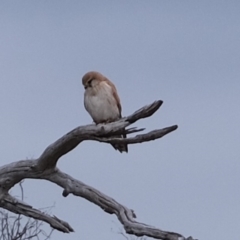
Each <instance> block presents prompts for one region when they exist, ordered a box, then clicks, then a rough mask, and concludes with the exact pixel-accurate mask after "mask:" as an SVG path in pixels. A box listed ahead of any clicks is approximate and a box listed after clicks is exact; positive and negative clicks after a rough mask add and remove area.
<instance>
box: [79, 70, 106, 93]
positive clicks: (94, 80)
mask: <svg viewBox="0 0 240 240" xmlns="http://www.w3.org/2000/svg"><path fill="white" fill-rule="evenodd" d="M101 81H104V76H103V75H102V74H101V73H99V72H94V71H91V72H87V73H86V74H85V75H84V76H83V78H82V84H83V86H84V88H85V89H86V90H87V89H90V88H94V87H96V86H97V85H98V84H99V83H100V82H101Z"/></svg>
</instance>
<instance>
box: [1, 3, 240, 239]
mask: <svg viewBox="0 0 240 240" xmlns="http://www.w3.org/2000/svg"><path fill="white" fill-rule="evenodd" d="M239 12H240V2H239V1H237V0H236V1H234V0H232V1H231V0H230V1H221V0H218V1H160V0H155V1H154V0H151V1H150V0H149V1H146V0H145V1H140V0H135V1H126V0H122V1H112V0H109V1H105V0H103V1H98V0H96V1H77V0H76V1H74V0H72V1H62V0H51V1H1V2H0V82H1V88H0V111H1V115H0V132H1V134H0V144H1V165H3V164H7V163H11V162H13V161H17V160H20V159H27V158H37V157H38V156H39V155H40V154H41V153H42V151H43V150H44V149H45V148H46V147H47V146H48V145H49V144H51V143H52V142H54V141H55V140H57V139H58V138H59V137H61V136H62V135H64V134H66V133H67V132H68V131H70V130H72V129H73V128H75V127H77V126H80V125H85V124H89V123H91V122H92V120H91V118H90V116H89V115H88V113H87V112H86V111H85V109H84V106H83V93H84V89H83V87H82V85H81V78H82V76H83V75H84V74H85V73H86V72H87V71H90V70H96V71H99V72H101V73H103V74H104V75H106V76H107V77H109V78H110V79H111V80H112V81H113V82H114V83H115V85H116V87H117V89H118V92H119V95H120V98H121V102H122V108H123V115H124V116H125V115H128V114H131V113H132V112H133V111H135V110H137V109H138V108H140V107H142V106H144V105H146V104H149V103H151V102H153V101H154V100H157V99H161V100H163V101H164V104H163V106H162V107H161V108H160V110H159V111H158V112H157V113H156V114H155V115H153V116H152V117H151V118H148V119H146V120H143V121H139V122H137V123H136V124H135V126H138V127H146V128H147V130H153V129H157V128H163V127H167V126H170V125H173V124H178V126H179V128H178V129H177V130H176V131H175V132H173V133H171V134H169V135H167V136H165V137H164V138H162V139H160V140H156V141H153V142H149V143H143V144H137V145H131V146H129V153H128V154H120V153H119V152H117V151H115V150H114V149H113V148H112V147H111V146H110V145H106V144H103V143H97V142H90V141H87V142H83V143H82V144H80V145H79V146H78V147H77V148H76V149H74V150H73V151H72V152H70V153H69V154H67V155H66V156H64V157H63V158H61V159H60V161H59V163H58V167H59V168H60V169H61V170H62V171H65V172H66V173H68V174H70V175H71V176H73V177H75V178H77V179H79V180H81V181H83V182H84V183H86V184H88V185H91V186H93V187H95V188H97V189H98V190H100V191H102V192H103V193H105V194H107V195H109V196H111V197H113V198H114V199H115V200H117V201H118V202H120V203H122V204H123V205H126V206H127V207H129V208H131V209H134V211H135V213H136V214H137V217H138V218H137V220H138V221H140V222H144V223H146V224H150V225H153V226H155V227H159V228H161V229H164V230H168V231H175V232H179V233H181V234H183V235H184V236H186V237H187V236H190V235H191V236H193V237H194V238H197V239H199V240H226V239H231V240H233V239H239V236H240V191H239V189H240V147H239V141H240V128H239V123H240V109H239V104H240V14H239ZM24 190H25V196H26V198H25V201H26V202H27V203H29V204H31V205H33V206H34V207H36V208H40V207H47V206H51V205H53V204H54V203H55V207H54V208H53V209H52V214H54V215H56V216H57V217H59V218H61V219H64V220H65V221H67V222H68V223H69V224H70V225H71V226H72V227H73V228H74V230H75V232H74V233H71V234H63V233H59V232H57V231H56V232H54V235H53V239H58V240H65V239H66V240H78V239H88V240H95V239H102V240H112V239H115V240H121V239H123V237H122V236H120V235H119V234H117V232H118V231H119V229H120V228H121V225H120V223H119V222H118V220H117V218H116V217H115V216H113V215H108V214H106V213H105V212H103V211H102V210H101V209H100V208H99V207H97V206H95V205H93V204H92V203H90V202H88V201H86V200H85V199H81V198H77V197H74V196H72V195H70V196H68V197H67V198H63V197H62V195H61V194H62V189H61V188H59V187H58V186H56V185H54V184H52V183H50V182H46V181H40V180H26V181H25V184H24ZM18 192H19V191H18V188H17V187H16V188H14V190H13V194H18ZM45 226H47V224H45ZM46 229H47V230H48V229H49V228H48V227H46Z"/></svg>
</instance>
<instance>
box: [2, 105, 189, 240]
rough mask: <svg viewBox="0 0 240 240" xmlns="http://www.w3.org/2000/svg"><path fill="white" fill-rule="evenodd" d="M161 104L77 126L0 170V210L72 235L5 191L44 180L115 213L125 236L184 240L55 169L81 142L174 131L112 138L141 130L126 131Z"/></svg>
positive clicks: (145, 137) (162, 131)
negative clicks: (36, 153)
mask: <svg viewBox="0 0 240 240" xmlns="http://www.w3.org/2000/svg"><path fill="white" fill-rule="evenodd" d="M162 103H163V102H162V101H155V102H154V103H152V104H150V105H148V106H145V107H143V108H141V109H139V110H138V111H136V112H135V113H133V114H132V115H130V116H128V117H125V118H122V119H120V120H118V121H116V122H112V123H108V124H98V125H95V124H91V125H86V126H80V127H77V128H75V129H73V130H72V131H70V132H69V133H67V134H65V135H64V136H62V137H61V138H59V139H58V140H57V141H55V142H54V143H52V144H51V145H49V146H48V147H47V148H46V149H45V150H44V152H43V153H42V155H41V156H40V157H39V158H37V159H31V160H21V161H17V162H14V163H11V164H8V165H5V166H2V167H1V168H0V207H2V208H5V209H8V210H9V211H11V212H14V213H17V214H23V215H25V216H29V217H32V218H35V219H39V220H42V221H44V222H47V223H48V224H50V225H51V226H52V227H53V228H55V229H57V230H59V231H62V232H67V233H68V232H72V231H73V229H72V228H71V226H70V225H69V224H68V223H66V222H65V221H63V220H60V219H59V218H57V217H55V216H50V215H48V214H45V213H42V212H41V211H39V210H37V209H34V208H33V207H32V206H30V205H28V204H26V203H24V202H23V201H20V200H17V199H15V198H13V197H12V196H10V195H9V193H8V191H9V189H10V188H11V187H13V186H14V185H15V184H16V183H18V182H20V181H21V180H22V179H24V178H34V179H46V180H48V181H51V182H53V183H55V184H57V185H58V186H60V187H62V188H63V189H64V190H63V194H62V195H63V196H64V197H66V196H68V195H69V194H70V193H72V194H73V195H75V196H78V197H83V198H85V199H87V200H89V201H90V202H92V203H94V204H96V205H98V206H99V207H101V208H102V209H103V210H104V211H105V212H107V213H109V214H115V215H116V216H117V217H118V219H119V221H120V222H121V223H122V225H123V227H124V229H125V231H126V233H129V234H134V235H136V236H149V237H152V238H156V239H162V240H186V239H187V238H184V237H183V236H182V235H181V234H178V233H174V232H168V231H163V230H160V229H158V228H154V227H152V226H149V225H146V224H143V223H139V222H137V221H135V218H136V215H135V213H134V211H133V210H131V209H128V208H127V207H125V206H123V205H121V204H120V203H118V202H117V201H115V200H114V199H112V198H111V197H108V196H107V195H105V194H103V193H101V192H100V191H98V190H97V189H94V188H93V187H90V186H88V185H86V184H84V183H83V182H81V181H79V180H77V179H74V178H73V177H71V176H69V175H68V174H66V173H64V172H61V171H60V170H59V169H58V168H57V167H56V164H57V161H58V160H59V159H60V158H61V157H62V156H63V155H65V154H67V153H68V152H70V151H72V150H73V149H74V148H76V147H77V146H78V145H79V144H80V143H81V142H82V141H84V140H95V141H99V142H105V143H109V144H110V143H123V142H124V143H126V144H136V143H142V142H146V141H151V140H156V139H158V138H161V137H163V136H164V135H166V134H168V133H170V132H172V131H174V130H176V129H177V126H176V125H174V126H171V127H167V128H163V129H157V130H154V131H151V132H149V133H145V134H140V135H137V136H135V137H130V138H127V139H118V138H114V137H112V136H116V135H118V134H123V133H126V134H130V133H135V132H139V131H142V130H144V129H137V128H129V129H126V128H127V127H128V126H129V125H131V124H133V123H134V122H136V121H138V120H139V119H142V118H146V117H149V116H151V115H152V114H154V113H155V112H156V111H157V110H158V109H159V108H160V106H161V105H162Z"/></svg>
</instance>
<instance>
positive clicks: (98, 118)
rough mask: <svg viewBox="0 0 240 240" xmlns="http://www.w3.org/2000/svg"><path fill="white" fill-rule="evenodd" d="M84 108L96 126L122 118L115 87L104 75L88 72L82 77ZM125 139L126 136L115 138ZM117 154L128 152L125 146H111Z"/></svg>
mask: <svg viewBox="0 0 240 240" xmlns="http://www.w3.org/2000/svg"><path fill="white" fill-rule="evenodd" d="M82 84H83V86H84V88H85V92H84V107H85V109H86V110H87V112H88V113H89V114H90V116H91V117H92V119H93V121H94V122H95V123H96V124H100V123H109V122H114V121H117V120H118V119H120V118H122V106H121V103H120V98H119V96H118V93H117V89H116V87H115V85H114V84H113V83H112V82H111V81H110V80H109V79H108V78H107V77H105V76H104V75H102V74H101V73H99V72H96V71H90V72H87V73H86V74H84V75H83V77H82ZM116 137H121V138H126V135H122V136H116ZM112 146H113V147H114V148H115V149H116V150H118V151H119V152H121V153H122V152H126V153H127V152H128V146H127V144H112Z"/></svg>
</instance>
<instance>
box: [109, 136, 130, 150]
mask: <svg viewBox="0 0 240 240" xmlns="http://www.w3.org/2000/svg"><path fill="white" fill-rule="evenodd" d="M115 137H116V138H126V134H125V135H120V136H115ZM112 146H113V147H114V148H115V149H116V150H118V151H119V152H120V153H122V152H126V153H127V152H128V146H127V144H124V143H113V144H112Z"/></svg>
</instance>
